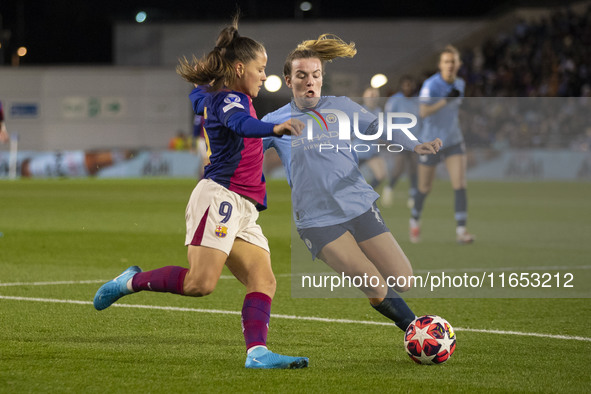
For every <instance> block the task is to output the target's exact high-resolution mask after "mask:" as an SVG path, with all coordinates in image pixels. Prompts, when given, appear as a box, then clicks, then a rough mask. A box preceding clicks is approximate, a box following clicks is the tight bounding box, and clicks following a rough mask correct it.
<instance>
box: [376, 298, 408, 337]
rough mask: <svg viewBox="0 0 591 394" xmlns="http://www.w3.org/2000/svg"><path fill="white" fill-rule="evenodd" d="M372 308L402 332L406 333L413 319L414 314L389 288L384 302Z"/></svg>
mask: <svg viewBox="0 0 591 394" xmlns="http://www.w3.org/2000/svg"><path fill="white" fill-rule="evenodd" d="M372 306H373V305H372ZM373 308H374V309H375V310H376V311H378V312H380V313H381V314H382V315H384V316H386V317H387V318H388V319H390V320H392V321H393V322H394V323H395V324H396V325H397V326H398V327H399V328H400V329H401V330H402V331H406V328H407V327H408V326H409V324H410V323H411V322H412V321H413V320H414V319H415V314H414V312H413V311H411V310H410V308H409V307H408V305H407V304H406V302H405V301H404V300H403V299H402V298H401V297H400V296H399V295H398V293H396V292H395V291H394V290H392V289H390V288H388V293H387V294H386V298H384V301H382V302H381V303H380V304H378V305H376V306H373Z"/></svg>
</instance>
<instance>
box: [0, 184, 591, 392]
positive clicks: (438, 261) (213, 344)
mask: <svg viewBox="0 0 591 394" xmlns="http://www.w3.org/2000/svg"><path fill="white" fill-rule="evenodd" d="M194 184H195V181H194V180H169V179H147V180H100V179H84V180H67V179H59V180H19V181H12V182H11V181H1V182H0V232H1V233H2V234H1V236H0V392H1V393H22V392H51V393H62V392H63V393H67V392H72V393H99V392H101V393H102V392H109V393H111V392H121V393H140V392H141V393H144V392H153V393H157V392H184V393H186V392H234V391H238V392H255V391H262V392H418V391H429V392H433V391H446V392H499V393H501V392H503V393H504V392H551V393H555V392H574V393H580V392H590V391H591V374H590V373H589V365H590V364H591V330H590V329H589V327H590V323H591V320H590V311H591V306H590V303H589V299H588V298H478V297H475V298H409V299H408V302H409V304H410V306H411V307H412V308H413V310H414V311H415V312H416V313H417V314H427V313H433V314H439V315H441V316H443V317H445V318H446V319H447V320H449V322H450V323H451V324H452V325H453V326H454V327H455V328H456V332H457V338H458V339H457V349H456V352H455V354H454V355H453V357H452V358H451V359H450V360H449V361H448V362H447V363H445V364H443V365H440V366H420V365H416V364H414V363H413V362H412V361H411V360H410V359H409V357H408V356H407V355H406V354H405V352H404V349H403V345H402V341H403V335H402V332H401V331H400V330H398V329H397V328H396V327H394V326H391V325H377V324H368V323H367V322H377V323H384V322H387V320H386V319H385V318H384V317H382V316H381V315H379V314H378V313H376V312H375V311H373V310H372V308H370V307H369V305H368V302H367V301H366V300H365V299H362V298H353V299H331V298H323V299H306V298H294V297H292V295H291V286H290V280H291V277H290V272H291V267H290V224H289V223H290V212H289V209H290V205H289V190H288V187H287V185H286V184H285V182H284V181H280V180H278V181H272V182H269V187H268V193H269V202H270V207H269V209H268V210H267V211H265V212H263V213H262V214H261V217H260V221H259V222H260V224H261V225H262V227H263V231H264V233H265V234H266V236H267V237H268V238H269V242H270V246H271V250H272V260H273V265H274V271H275V274H276V275H277V282H278V290H277V295H276V297H275V300H274V303H273V311H272V312H273V314H274V315H277V317H275V318H273V316H272V318H271V324H270V331H269V341H268V344H269V347H270V349H272V350H274V351H276V352H280V353H283V354H289V355H303V356H308V357H309V358H310V367H309V368H307V369H304V370H267V371H264V370H258V371H252V370H246V369H245V368H244V358H245V354H244V342H243V337H242V333H241V329H240V315H239V314H238V313H237V312H238V311H240V309H241V306H242V300H243V297H244V293H245V291H244V288H243V287H242V286H241V285H240V284H239V283H238V281H236V280H235V279H232V278H230V277H229V275H230V274H229V272H228V271H227V270H226V271H225V272H224V276H223V277H222V279H220V282H219V284H218V287H217V289H216V291H215V292H214V293H213V294H212V295H210V296H208V297H205V298H201V299H196V298H189V297H179V296H175V295H171V294H154V293H148V292H144V293H140V294H134V295H131V296H129V297H126V298H124V299H122V300H120V301H119V302H118V303H117V304H118V305H128V306H131V307H115V306H113V307H111V308H108V309H107V310H105V311H102V312H97V311H95V310H94V308H93V307H92V305H91V301H92V298H93V296H94V293H95V292H96V290H97V289H98V287H99V286H100V283H99V282H98V281H99V280H108V279H111V278H113V277H115V276H116V275H118V274H119V273H120V272H121V271H123V269H125V268H127V267H128V266H130V265H134V264H137V265H139V266H140V267H142V268H143V269H144V270H146V269H153V268H157V267H161V266H164V265H186V256H185V254H186V249H185V247H184V246H183V241H184V232H185V230H184V225H185V223H184V209H185V204H186V202H187V200H188V197H189V194H190V192H191V190H192V188H193V186H194ZM468 192H469V204H470V221H469V229H470V230H471V231H472V232H474V233H475V234H476V236H477V241H476V243H475V244H473V245H468V246H458V245H456V244H455V243H454V222H453V201H452V192H451V190H450V186H449V183H445V182H438V183H437V184H436V186H435V190H434V192H433V193H432V194H431V195H430V196H429V197H428V200H427V203H426V208H425V211H424V220H423V224H424V226H423V242H422V243H421V244H418V245H412V244H410V243H409V242H408V235H407V224H408V210H407V209H406V208H405V207H404V204H405V200H406V199H405V196H406V185H405V184H402V185H400V187H399V189H397V190H396V194H395V198H396V201H395V205H394V207H392V208H388V209H383V210H382V211H383V214H384V216H385V217H386V218H387V222H388V225H389V226H390V228H391V229H392V232H393V234H394V235H395V237H396V238H397V239H398V240H399V242H400V244H401V246H402V248H403V249H404V250H405V252H406V253H407V255H408V256H409V258H410V259H411V261H412V263H413V266H414V268H415V270H430V269H436V268H442V267H444V268H454V267H455V268H457V269H458V270H462V269H469V268H471V267H483V266H484V267H487V266H490V267H497V268H499V267H500V268H501V269H503V268H502V267H514V268H515V267H523V269H519V268H518V269H517V272H518V271H519V270H522V271H527V267H528V266H536V267H540V266H541V267H545V266H548V267H561V268H555V269H560V270H561V271H566V270H570V272H572V273H573V274H574V276H575V282H574V283H575V284H576V286H577V288H576V290H577V291H581V290H582V293H577V294H583V293H585V291H586V294H587V295H588V294H589V293H588V290H589V280H588V279H589V268H590V265H589V256H590V255H591V242H590V238H589V235H590V234H591V231H590V230H591V228H590V219H591V215H590V212H591V198H589V196H591V184H590V183H502V182H488V183H485V182H472V183H470V185H469V188H468ZM294 242H301V241H300V240H295V241H294ZM319 264H322V263H319ZM565 267H566V268H565ZM327 271H328V270H327ZM39 282H45V283H39ZM55 282H65V283H62V284H56V283H55ZM585 286H586V287H585ZM409 294H410V293H409ZM59 301H68V302H59ZM76 301H80V303H76ZM141 306H158V307H162V308H161V309H156V308H141ZM183 308H184V309H183ZM216 310H217V311H231V312H234V313H229V314H222V313H213V312H211V311H216ZM280 315H281V316H280ZM287 315H289V316H297V317H301V318H293V319H288V318H286V317H287ZM304 317H320V318H327V319H329V320H326V321H314V320H310V319H308V320H307V319H304ZM343 320H356V321H360V322H358V323H355V322H352V323H351V322H349V323H347V322H344V321H343ZM479 330H482V331H479ZM495 330H496V331H510V332H512V333H505V334H501V333H498V332H494V331H495ZM518 333H521V334H523V335H518ZM532 334H541V336H535V335H532Z"/></svg>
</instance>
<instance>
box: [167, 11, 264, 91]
mask: <svg viewBox="0 0 591 394" xmlns="http://www.w3.org/2000/svg"><path fill="white" fill-rule="evenodd" d="M260 52H265V47H264V46H263V44H261V43H259V42H257V41H255V40H253V39H252V38H248V37H242V36H240V34H238V15H237V16H235V17H234V20H233V21H232V24H231V25H229V26H226V27H225V28H224V29H223V30H222V31H221V32H220V34H219V35H218V38H217V40H216V43H215V48H214V49H213V50H212V51H211V52H209V53H208V54H207V55H206V56H205V57H203V58H201V59H197V58H196V57H195V55H193V57H192V59H191V61H189V60H188V59H187V58H186V57H183V58H182V59H179V64H178V66H177V68H176V72H177V73H178V74H179V75H180V76H181V77H183V78H184V79H185V80H186V81H188V82H191V83H194V84H197V85H210V86H211V89H212V90H220V89H222V88H223V87H224V86H231V85H232V84H233V83H234V81H235V79H236V72H235V70H234V64H235V63H236V62H242V63H244V64H246V63H248V62H249V61H251V60H254V59H255V58H256V57H257V55H258V54H259V53H260Z"/></svg>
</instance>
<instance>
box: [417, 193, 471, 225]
mask: <svg viewBox="0 0 591 394" xmlns="http://www.w3.org/2000/svg"><path fill="white" fill-rule="evenodd" d="M454 195H455V215H454V216H455V219H456V222H457V225H458V226H465V225H466V220H467V219H468V198H467V197H466V189H458V190H454ZM415 204H416V203H415Z"/></svg>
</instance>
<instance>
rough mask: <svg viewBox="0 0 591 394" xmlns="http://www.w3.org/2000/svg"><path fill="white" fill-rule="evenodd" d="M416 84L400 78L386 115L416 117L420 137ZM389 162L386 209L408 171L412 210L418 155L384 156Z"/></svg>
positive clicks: (399, 153)
mask: <svg viewBox="0 0 591 394" xmlns="http://www.w3.org/2000/svg"><path fill="white" fill-rule="evenodd" d="M416 85H417V84H416V82H415V80H414V78H413V77H411V76H410V75H404V76H402V77H401V78H400V91H398V92H397V93H396V94H394V95H393V96H392V97H390V98H389V99H388V101H386V104H385V106H384V111H385V112H386V113H392V112H406V113H411V114H413V115H416V117H417V125H416V126H415V127H413V128H412V132H413V133H414V134H415V135H419V134H420V133H419V131H420V128H421V118H420V117H419V102H418V99H417V98H416V97H415V90H416ZM384 156H385V157H387V159H388V161H389V169H388V183H387V184H386V185H385V186H384V190H382V204H384V206H385V207H389V206H391V205H392V200H393V198H394V196H393V194H392V191H393V189H394V187H395V186H396V183H397V182H398V179H399V178H400V176H401V175H402V174H403V173H404V170H408V180H409V182H410V189H409V190H408V201H407V206H408V208H409V209H412V207H413V206H414V197H415V194H416V193H417V155H416V154H415V153H414V152H409V151H406V150H405V151H402V152H398V153H396V154H390V153H386V154H384Z"/></svg>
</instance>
